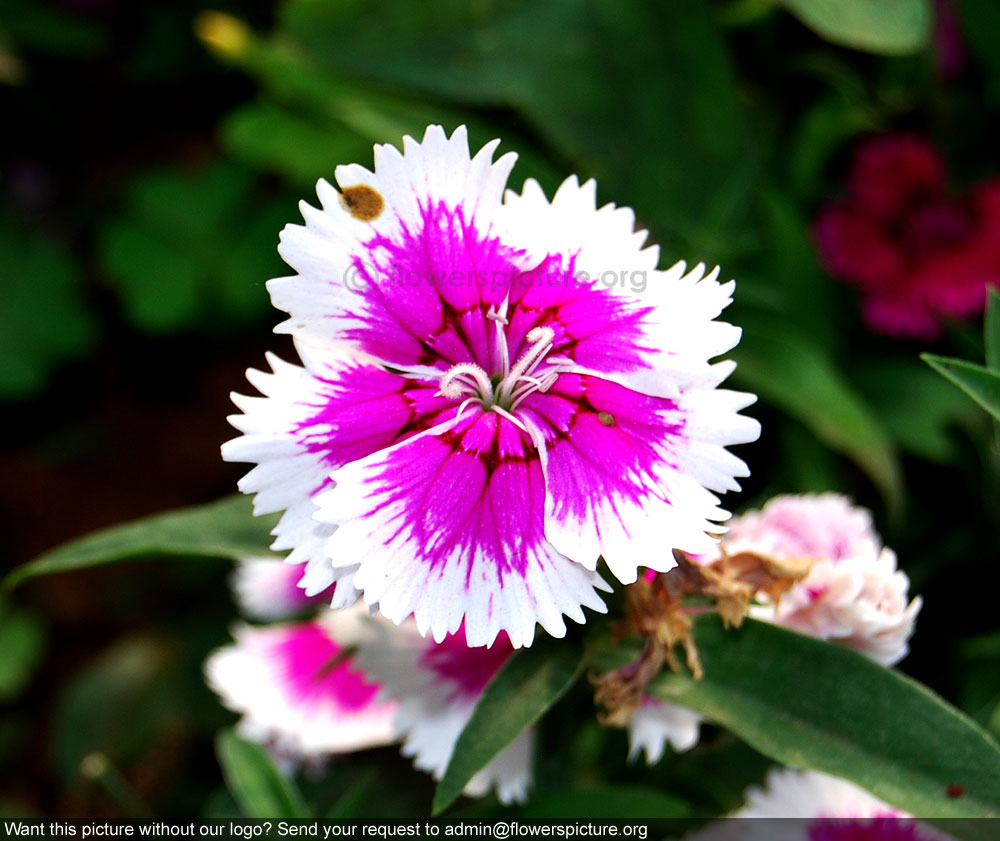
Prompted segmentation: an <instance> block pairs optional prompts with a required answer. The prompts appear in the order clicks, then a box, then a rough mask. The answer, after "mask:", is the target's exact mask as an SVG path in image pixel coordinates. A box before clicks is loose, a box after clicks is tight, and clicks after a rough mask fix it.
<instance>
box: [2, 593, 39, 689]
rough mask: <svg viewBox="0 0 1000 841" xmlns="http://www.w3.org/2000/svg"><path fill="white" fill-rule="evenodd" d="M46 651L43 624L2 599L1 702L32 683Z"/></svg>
mask: <svg viewBox="0 0 1000 841" xmlns="http://www.w3.org/2000/svg"><path fill="white" fill-rule="evenodd" d="M44 651H45V630H44V627H43V626H42V623H41V621H40V620H39V619H38V618H37V617H36V616H35V615H34V614H32V613H29V612H28V611H26V610H20V609H14V608H12V607H11V606H10V605H9V604H7V602H6V600H3V599H0V652H3V654H2V655H0V701H9V700H11V699H13V698H15V697H17V695H18V693H19V692H20V691H21V690H22V689H23V688H24V686H25V684H26V683H27V682H28V681H29V680H30V678H31V675H32V673H33V672H34V670H35V667H36V666H37V665H38V662H39V661H40V660H41V658H42V654H43V653H44Z"/></svg>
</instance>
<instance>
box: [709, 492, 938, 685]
mask: <svg viewBox="0 0 1000 841" xmlns="http://www.w3.org/2000/svg"><path fill="white" fill-rule="evenodd" d="M720 548H721V549H722V550H723V551H725V552H726V553H727V554H728V555H730V556H735V555H739V554H741V553H750V554H754V555H762V556H767V557H772V558H777V559H784V560H787V559H798V558H803V559H804V558H808V559H810V560H812V562H813V564H812V567H811V568H810V570H809V574H808V575H807V576H806V577H805V578H804V579H803V580H802V581H799V582H798V583H796V584H795V585H794V586H793V587H792V588H791V589H790V590H789V591H788V592H787V593H785V594H784V595H783V596H782V597H781V600H780V601H779V602H778V603H777V604H776V605H773V604H770V605H762V606H759V607H754V608H752V609H751V615H752V616H754V617H755V618H757V619H763V620H764V621H767V622H773V623H775V624H778V625H783V626H785V627H787V628H792V629H793V630H796V631H799V632H801V633H804V634H809V635H810V636H814V637H818V638H820V639H828V640H831V641H833V642H837V643H840V644H841V645H845V646H847V647H849V648H853V649H855V650H856V651H859V652H860V653H862V654H864V655H866V656H867V657H870V658H871V659H873V660H875V661H877V662H879V663H882V664H883V665H885V666H891V665H893V664H894V663H897V662H899V661H900V660H901V659H903V657H905V656H906V652H907V650H908V646H907V642H908V640H909V638H910V635H911V634H912V633H913V626H914V623H915V621H916V618H917V613H918V612H919V611H920V606H921V600H920V598H919V597H918V598H915V599H913V600H912V601H910V600H909V595H908V592H909V587H910V582H909V579H908V578H907V577H906V574H905V573H903V572H902V571H900V570H898V569H896V555H895V554H894V553H893V551H892V550H891V549H888V548H886V547H884V546H882V541H881V539H880V538H879V536H878V534H877V533H876V532H875V530H874V527H873V525H872V521H871V515H870V514H869V513H868V512H867V511H866V510H864V509H862V508H858V507H857V506H854V505H851V503H850V501H849V500H847V499H846V498H845V497H842V496H839V495H837V494H832V493H827V494H819V495H811V494H804V495H802V496H791V495H789V496H776V497H774V498H772V499H771V500H769V501H768V502H767V504H766V505H765V506H764V507H763V508H762V509H761V510H760V511H749V512H747V513H746V514H743V515H741V516H739V517H735V518H733V520H732V522H731V523H730V528H729V531H728V532H727V533H726V535H725V537H724V538H723V540H722V543H721V544H720Z"/></svg>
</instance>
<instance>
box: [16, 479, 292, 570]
mask: <svg viewBox="0 0 1000 841" xmlns="http://www.w3.org/2000/svg"><path fill="white" fill-rule="evenodd" d="M276 519H277V518H276V517H274V516H266V517H254V516H253V511H252V508H251V503H250V499H249V497H246V496H243V495H242V494H240V495H237V496H231V497H225V498H223V499H221V500H218V501H217V502H212V503H209V504H208V505H198V506H194V507H191V508H180V509H177V510H175V511H168V512H166V513H164V514H157V515H155V516H153V517H147V518H145V519H142V520H135V521H133V522H130V523H125V524H123V525H119V526H112V527H111V528H108V529H104V530H102V531H98V532H95V533H93V534H88V535H86V536H85V537H81V538H79V539H77V540H73V541H70V542H69V543H64V544H63V545H62V546H58V547H56V548H55V549H52V550H50V551H48V552H46V553H45V554H44V555H41V556H39V557H38V558H35V560H33V561H30V562H29V563H27V564H24V565H23V566H20V567H18V568H17V569H15V570H14V571H13V572H11V573H10V574H9V575H8V576H7V577H6V578H5V579H4V587H5V588H6V589H11V588H13V587H16V586H17V585H18V584H20V583H21V582H23V581H26V580H27V579H29V578H35V577H36V576H39V575H50V574H52V573H55V572H69V571H70V570H76V569H84V568H86V567H91V566H99V565H103V564H111V563H115V562H117V561H127V560H132V559H135V558H147V557H155V556H167V557H181V558H184V557H200V558H231V559H236V558H241V557H246V556H248V555H267V554H268V553H269V551H270V550H269V549H268V546H269V545H270V543H271V536H270V531H271V529H272V528H273V527H274V525H275V522H276Z"/></svg>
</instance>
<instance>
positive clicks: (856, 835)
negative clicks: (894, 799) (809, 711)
mask: <svg viewBox="0 0 1000 841" xmlns="http://www.w3.org/2000/svg"><path fill="white" fill-rule="evenodd" d="M734 819H736V820H734ZM687 841H953V839H950V838H949V837H948V836H946V835H944V834H942V833H940V832H938V831H937V830H935V829H933V828H932V827H930V826H927V825H926V824H922V823H920V822H919V821H916V820H914V819H913V818H912V817H911V816H910V815H908V814H907V813H906V812H903V811H901V810H899V809H896V808H895V807H893V806H890V805H889V804H888V803H884V802H883V801H881V800H879V799H878V798H877V797H874V796H873V795H871V794H869V793H868V792H867V791H865V790H864V789H862V788H859V787H858V786H856V785H854V783H851V782H848V781H847V780H842V779H840V778H839V777H832V776H830V775H829V774H823V773H820V772H819V771H797V770H795V769H793V768H772V769H771V770H770V771H769V772H768V774H767V779H766V781H765V783H764V785H763V786H762V787H757V786H754V787H752V788H750V789H748V790H747V792H746V805H744V806H743V808H741V809H739V810H738V811H737V812H734V813H733V814H731V815H730V816H729V818H728V819H727V820H725V821H717V822H715V823H712V824H708V826H706V827H705V828H703V829H701V830H699V831H698V832H696V833H694V834H692V835H689V836H687Z"/></svg>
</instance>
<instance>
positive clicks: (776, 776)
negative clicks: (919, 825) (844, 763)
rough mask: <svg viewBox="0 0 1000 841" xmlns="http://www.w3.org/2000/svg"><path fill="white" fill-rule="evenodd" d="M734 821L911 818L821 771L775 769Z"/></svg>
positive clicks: (749, 793) (748, 795)
mask: <svg viewBox="0 0 1000 841" xmlns="http://www.w3.org/2000/svg"><path fill="white" fill-rule="evenodd" d="M732 817H734V818H888V817H895V818H901V817H908V815H907V814H906V813H905V812H902V811H900V810H899V809H896V808H894V807H892V806H890V805H889V804H888V803H884V802H883V801H881V800H879V799H878V798H877V797H875V796H874V795H872V794H869V793H868V792H867V791H865V790H864V789H863V788H859V787H858V786H856V785H855V784H854V783H851V782H848V781H847V780H842V779H840V778H839V777H832V776H830V775H829V774H823V773H821V772H819V771H798V770H796V769H794V768H772V769H771V770H770V771H768V773H767V779H766V781H765V783H764V786H763V787H762V788H758V787H753V788H750V789H748V790H747V793H746V805H744V806H743V808H742V809H740V810H739V811H738V812H736V813H735V814H734V815H733V816H732Z"/></svg>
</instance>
